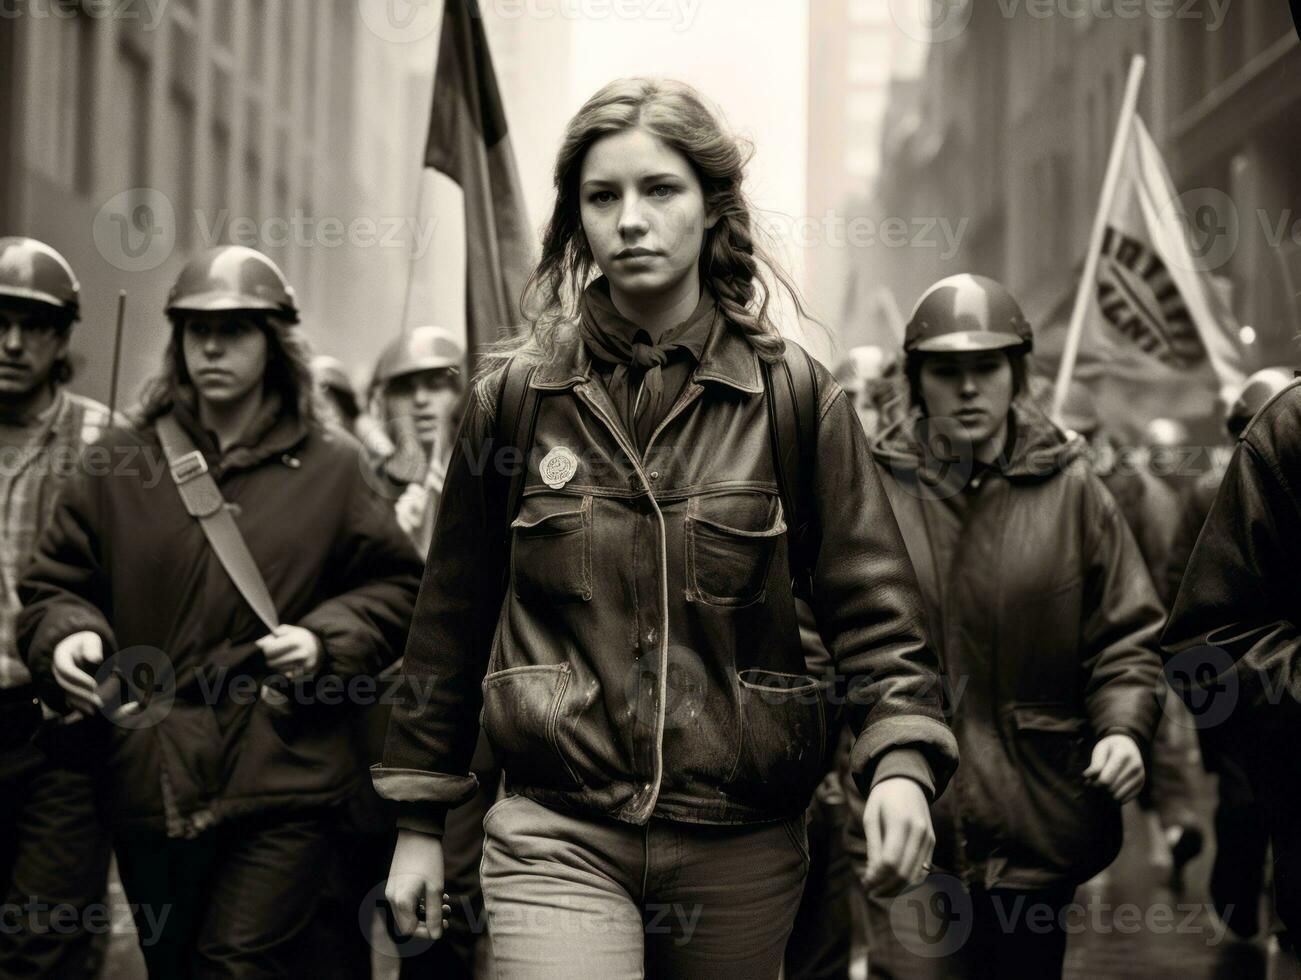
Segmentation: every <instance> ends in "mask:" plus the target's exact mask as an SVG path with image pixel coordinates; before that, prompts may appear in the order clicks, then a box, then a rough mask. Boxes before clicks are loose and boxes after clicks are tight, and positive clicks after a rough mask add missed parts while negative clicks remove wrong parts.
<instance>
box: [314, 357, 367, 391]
mask: <svg viewBox="0 0 1301 980" xmlns="http://www.w3.org/2000/svg"><path fill="white" fill-rule="evenodd" d="M312 377H313V378H315V379H316V383H317V384H319V385H323V386H325V387H326V388H334V389H336V390H337V391H346V392H347V393H348V394H350V395H352V397H354V398H356V397H357V393H356V391H355V390H354V389H353V387H352V379H351V378H350V377H348V369H347V368H345V367H344V366H343V362H342V361H340V360H339V359H338V358H337V357H331V356H330V355H329V354H317V355H316V356H315V357H313V358H312Z"/></svg>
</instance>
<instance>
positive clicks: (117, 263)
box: [0, 0, 436, 403]
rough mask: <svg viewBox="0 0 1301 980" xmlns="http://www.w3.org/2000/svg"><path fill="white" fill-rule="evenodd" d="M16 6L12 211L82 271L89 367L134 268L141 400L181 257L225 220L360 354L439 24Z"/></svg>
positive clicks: (217, 8)
mask: <svg viewBox="0 0 1301 980" xmlns="http://www.w3.org/2000/svg"><path fill="white" fill-rule="evenodd" d="M12 12H13V14H14V15H13V16H12V17H10V18H9V20H8V22H7V30H6V32H5V36H4V40H3V41H0V68H3V69H7V70H6V75H5V77H7V78H9V79H12V80H13V83H14V84H13V85H12V87H11V88H10V89H9V90H8V91H7V92H6V93H5V96H4V99H5V100H6V102H7V103H8V104H7V105H6V106H5V107H4V108H6V109H8V110H9V111H8V112H5V113H3V114H0V115H3V118H4V122H3V123H0V127H2V128H0V138H2V139H3V147H0V154H2V155H3V157H4V162H3V164H0V178H3V180H2V181H0V188H2V190H0V227H2V228H3V232H4V233H6V234H28V235H33V236H35V237H38V238H41V239H44V240H47V241H49V242H50V243H51V244H52V245H54V246H55V247H56V248H58V249H59V250H60V251H62V252H63V253H64V254H65V255H66V256H67V257H68V259H69V261H70V262H71V263H72V265H73V267H74V268H75V269H76V271H77V273H78V276H79V277H80V279H81V283H82V290H83V310H84V315H83V323H82V325H81V326H80V327H79V328H78V330H77V331H76V334H75V338H74V345H73V352H74V362H80V364H79V376H78V378H77V380H76V382H75V386H76V387H78V388H79V389H81V390H83V391H86V392H87V393H89V394H92V395H96V396H99V397H104V396H105V395H106V393H107V390H108V386H109V373H110V364H111V346H112V337H113V330H112V320H113V311H114V309H115V305H116V298H117V292H118V290H119V289H124V290H125V291H126V292H127V294H128V301H127V333H126V343H125V344H124V349H123V356H122V374H121V382H120V389H119V390H120V392H121V395H120V396H119V397H120V400H121V401H123V402H124V403H126V402H128V401H129V400H130V398H131V397H132V396H134V395H135V393H136V392H137V390H138V388H139V385H140V382H141V381H143V380H144V379H145V378H146V377H147V376H149V375H150V374H152V373H153V371H154V370H155V369H156V366H157V364H158V361H159V356H160V353H161V350H162V347H163V344H164V343H165V341H166V336H167V329H166V324H165V320H164V318H163V315H162V310H163V306H164V303H165V300H166V296H167V290H168V288H169V286H170V284H171V282H172V281H173V280H174V279H175V276H176V274H177V272H178V271H179V269H180V267H181V265H182V264H183V263H184V262H185V261H186V260H187V259H188V258H189V257H191V256H192V255H193V254H194V253H195V252H196V251H198V250H199V249H201V248H203V247H206V246H208V245H213V244H223V243H229V242H236V243H239V244H247V245H251V246H253V247H256V248H258V249H260V250H262V251H265V252H266V253H267V254H269V255H271V256H272V257H273V258H274V259H275V260H276V261H277V262H278V263H279V264H280V265H281V267H282V268H283V269H284V271H285V272H286V274H287V275H288V277H289V278H290V280H291V282H292V283H293V284H294V286H295V288H296V290H297V292H298V296H299V301H300V304H301V305H302V307H303V311H304V316H303V321H304V329H305V330H306V331H307V333H308V335H309V336H310V337H311V339H312V341H313V343H314V345H315V346H316V347H318V348H319V349H322V350H325V351H328V352H330V353H334V354H337V355H339V356H342V357H344V358H345V359H346V360H348V361H350V362H353V363H355V364H357V365H358V367H359V368H360V366H361V364H362V363H363V362H367V361H369V360H371V359H373V356H374V353H375V352H376V351H377V350H378V347H379V346H380V345H381V344H382V343H383V342H384V341H385V340H387V339H388V337H389V336H391V333H392V329H393V324H395V323H396V322H397V319H398V317H399V315H400V311H401V304H402V296H403V289H404V287H405V280H406V275H407V266H408V262H409V255H410V249H411V247H412V239H413V237H414V236H416V235H417V234H418V232H419V229H416V228H414V227H413V220H412V201H413V195H414V187H415V179H416V176H417V175H418V172H419V166H420V152H421V148H422V145H423V138H424V132H425V122H426V118H427V112H428V100H429V91H430V87H431V85H432V67H433V47H434V44H435V42H436V38H426V39H424V40H423V41H421V42H420V43H419V44H416V45H412V44H397V43H394V42H393V41H392V40H391V39H386V38H385V37H383V36H382V35H381V34H377V33H376V31H375V30H373V29H372V28H371V27H369V26H368V24H367V23H366V21H365V20H363V18H362V16H361V11H360V7H359V4H358V2H357V0H171V2H167V3H148V4H147V3H144V2H141V3H138V4H112V5H90V4H85V5H82V4H76V3H70V4H68V3H65V4H60V3H57V2H55V0H24V2H22V3H19V4H17V5H16V6H15V7H14V8H13V11H12ZM422 46H423V51H421V50H417V49H419V48H421V47H422ZM421 55H423V56H421ZM422 75H423V82H424V84H423V85H422V84H419V83H418V82H417V83H416V84H411V83H410V80H411V78H412V77H413V76H414V77H416V78H417V79H418V80H419V79H420V77H421V76H422Z"/></svg>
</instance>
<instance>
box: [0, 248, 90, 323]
mask: <svg viewBox="0 0 1301 980" xmlns="http://www.w3.org/2000/svg"><path fill="white" fill-rule="evenodd" d="M0 296H12V297H13V298H15V299H25V300H30V301H31V302H34V303H43V304H45V305H46V306H52V307H55V308H56V309H59V310H64V311H66V312H67V313H68V314H69V315H70V316H71V318H72V319H74V320H75V319H77V316H78V315H79V312H80V308H81V287H80V286H78V284H77V277H76V275H75V274H74V273H73V271H72V266H70V265H68V260H67V259H65V258H64V257H63V256H62V255H60V254H59V253H58V252H56V251H55V250H54V249H52V248H50V246H48V245H46V244H45V243H44V242H40V241H37V240H36V239H35V238H24V237H22V236H19V235H15V236H12V237H8V238H0Z"/></svg>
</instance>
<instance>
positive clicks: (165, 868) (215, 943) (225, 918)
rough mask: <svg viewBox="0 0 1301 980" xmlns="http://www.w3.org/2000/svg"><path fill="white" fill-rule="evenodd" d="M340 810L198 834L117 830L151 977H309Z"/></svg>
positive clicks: (227, 825)
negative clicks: (310, 948)
mask: <svg viewBox="0 0 1301 980" xmlns="http://www.w3.org/2000/svg"><path fill="white" fill-rule="evenodd" d="M333 828H334V815H333V814H332V813H330V812H328V811H326V812H321V813H310V812H308V813H294V814H274V815H271V816H261V817H257V818H245V819H239V820H232V821H230V822H229V823H225V824H221V825H219V826H217V827H215V828H213V829H212V830H209V831H206V832H204V833H203V834H201V835H200V836H199V837H197V838H195V839H194V840H179V839H176V838H168V837H165V836H164V835H162V834H158V833H153V832H147V831H124V832H122V833H120V834H118V836H117V839H116V841H115V843H116V847H117V857H118V870H119V871H120V872H121V875H122V885H123V888H124V889H125V890H126V896H127V900H128V901H130V902H131V904H132V905H133V906H134V907H135V919H136V931H137V933H138V934H139V937H140V950H141V952H142V953H143V954H144V958H145V964H146V966H148V968H149V976H150V977H151V978H165V980H183V978H191V977H194V978H200V977H202V978H216V977H222V978H236V977H238V978H251V977H292V976H298V975H300V970H301V968H302V967H303V966H304V965H305V964H307V963H308V962H309V960H308V958H307V950H306V944H307V942H308V941H309V940H310V937H311V932H310V931H309V927H310V925H311V923H312V922H313V920H314V919H315V917H316V915H317V913H318V910H319V907H320V902H321V894H322V892H323V889H324V887H325V884H326V880H327V877H328V875H329V870H330V857H331V852H332V846H333V842H334V835H333Z"/></svg>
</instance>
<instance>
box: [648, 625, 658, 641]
mask: <svg viewBox="0 0 1301 980" xmlns="http://www.w3.org/2000/svg"><path fill="white" fill-rule="evenodd" d="M658 636H659V632H658V631H657V630H656V629H655V627H654V626H652V627H651V628H650V629H648V630H647V631H646V642H647V643H648V644H650V643H654V642H655V639H656V637H658Z"/></svg>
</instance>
